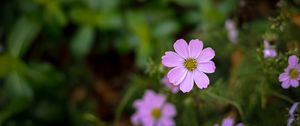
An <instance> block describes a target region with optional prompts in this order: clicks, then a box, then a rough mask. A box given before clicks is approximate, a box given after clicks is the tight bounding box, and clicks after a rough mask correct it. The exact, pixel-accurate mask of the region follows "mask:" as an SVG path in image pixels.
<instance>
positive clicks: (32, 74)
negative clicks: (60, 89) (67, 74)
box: [26, 63, 64, 87]
mask: <svg viewBox="0 0 300 126" xmlns="http://www.w3.org/2000/svg"><path fill="white" fill-rule="evenodd" d="M26 77H27V78H26V79H28V81H30V82H31V83H30V84H31V85H33V86H37V87H45V86H48V87H49V86H57V85H59V84H61V83H62V82H63V80H64V76H63V74H62V73H61V72H60V71H58V70H56V69H55V68H54V67H53V66H52V65H51V64H48V63H30V64H29V65H28V67H27V69H26Z"/></svg>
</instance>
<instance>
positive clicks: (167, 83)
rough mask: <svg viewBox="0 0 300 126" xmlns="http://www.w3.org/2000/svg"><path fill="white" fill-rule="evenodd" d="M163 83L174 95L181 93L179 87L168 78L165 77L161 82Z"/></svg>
mask: <svg viewBox="0 0 300 126" xmlns="http://www.w3.org/2000/svg"><path fill="white" fill-rule="evenodd" d="M161 82H162V83H163V84H164V85H165V86H166V87H167V88H168V89H170V90H171V91H172V93H174V94H175V93H177V92H178V91H179V87H178V86H176V85H174V84H172V83H171V82H170V81H169V79H168V77H167V76H164V77H163V79H162V80H161Z"/></svg>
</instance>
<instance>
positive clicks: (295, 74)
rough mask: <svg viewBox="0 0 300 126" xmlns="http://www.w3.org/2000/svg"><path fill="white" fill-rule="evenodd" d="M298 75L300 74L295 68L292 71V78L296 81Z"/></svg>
mask: <svg viewBox="0 0 300 126" xmlns="http://www.w3.org/2000/svg"><path fill="white" fill-rule="evenodd" d="M298 75H299V72H298V70H297V69H295V68H293V69H291V70H290V77H291V78H292V79H296V78H297V77H298Z"/></svg>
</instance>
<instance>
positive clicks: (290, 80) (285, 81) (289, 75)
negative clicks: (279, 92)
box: [278, 55, 300, 89]
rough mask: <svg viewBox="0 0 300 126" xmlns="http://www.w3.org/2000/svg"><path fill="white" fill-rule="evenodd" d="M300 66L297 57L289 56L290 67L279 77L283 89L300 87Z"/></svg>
mask: <svg viewBox="0 0 300 126" xmlns="http://www.w3.org/2000/svg"><path fill="white" fill-rule="evenodd" d="M299 72H300V64H298V57H297V56H296V55H292V56H289V65H288V66H287V68H286V69H284V72H283V73H281V74H280V75H279V77H278V79H279V81H280V82H282V83H281V87H282V88H284V89H287V88H289V87H290V86H292V87H298V86H299V80H300V74H299Z"/></svg>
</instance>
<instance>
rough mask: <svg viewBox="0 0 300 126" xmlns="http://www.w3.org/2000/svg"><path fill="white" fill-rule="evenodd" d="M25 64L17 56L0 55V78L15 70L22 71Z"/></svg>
mask: <svg viewBox="0 0 300 126" xmlns="http://www.w3.org/2000/svg"><path fill="white" fill-rule="evenodd" d="M23 68H25V65H24V64H23V63H22V62H21V61H20V60H19V59H17V58H15V57H12V56H11V55H9V54H3V55H0V78H3V77H5V76H7V75H9V74H10V73H11V72H13V71H19V72H20V71H22V70H23Z"/></svg>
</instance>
